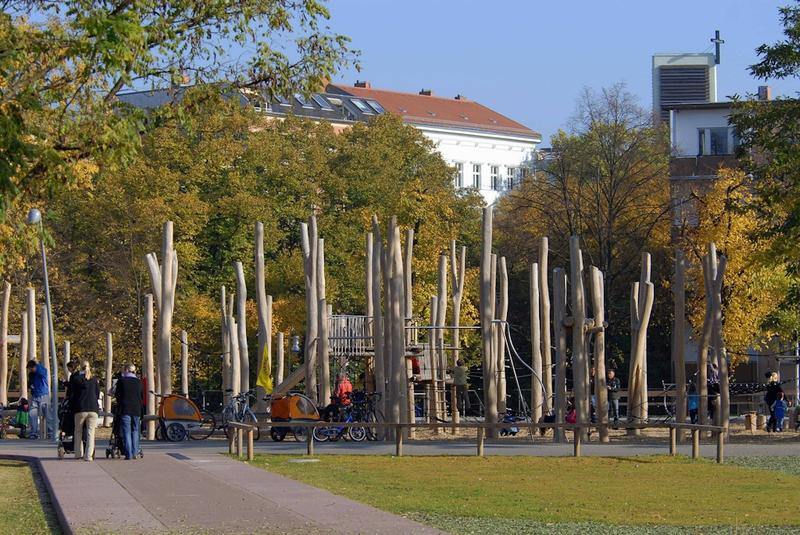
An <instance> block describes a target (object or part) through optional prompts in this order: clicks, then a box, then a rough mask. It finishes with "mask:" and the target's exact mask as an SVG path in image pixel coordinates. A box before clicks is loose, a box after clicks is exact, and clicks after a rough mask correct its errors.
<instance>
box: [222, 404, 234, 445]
mask: <svg viewBox="0 0 800 535" xmlns="http://www.w3.org/2000/svg"><path fill="white" fill-rule="evenodd" d="M235 421H236V415H235V414H234V412H233V409H231V408H230V407H225V410H223V411H222V429H223V430H224V431H225V436H226V437H227V438H228V440H230V439H231V437H232V436H233V435H234V432H233V429H232V428H230V427H228V422H235Z"/></svg>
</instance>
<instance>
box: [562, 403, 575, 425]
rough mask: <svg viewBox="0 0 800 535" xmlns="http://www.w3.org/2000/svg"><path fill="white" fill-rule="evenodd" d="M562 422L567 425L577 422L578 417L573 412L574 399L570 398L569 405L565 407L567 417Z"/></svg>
mask: <svg viewBox="0 0 800 535" xmlns="http://www.w3.org/2000/svg"><path fill="white" fill-rule="evenodd" d="M564 420H565V421H566V422H567V423H568V424H574V423H575V422H577V421H578V415H577V413H576V412H575V398H570V400H569V404H568V405H567V415H566V416H565V417H564Z"/></svg>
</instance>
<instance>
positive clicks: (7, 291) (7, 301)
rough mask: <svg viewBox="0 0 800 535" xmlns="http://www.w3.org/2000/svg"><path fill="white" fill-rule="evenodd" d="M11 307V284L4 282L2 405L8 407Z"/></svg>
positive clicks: (0, 358) (0, 332)
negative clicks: (9, 316) (9, 320)
mask: <svg viewBox="0 0 800 535" xmlns="http://www.w3.org/2000/svg"><path fill="white" fill-rule="evenodd" d="M10 307H11V283H10V282H8V281H3V302H2V305H0V405H2V406H3V407H5V406H6V405H8V313H9V310H10Z"/></svg>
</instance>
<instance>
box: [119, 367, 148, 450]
mask: <svg viewBox="0 0 800 535" xmlns="http://www.w3.org/2000/svg"><path fill="white" fill-rule="evenodd" d="M114 397H115V398H116V399H117V416H118V417H119V418H120V425H119V427H120V429H121V431H122V440H123V442H124V443H125V458H126V459H128V460H130V459H135V458H136V456H137V455H138V453H139V437H140V435H141V422H142V381H140V380H139V378H138V377H136V366H134V365H133V364H130V365H128V366H127V367H126V368H125V371H124V372H123V373H122V377H120V378H119V380H117V385H116V387H115V389H114Z"/></svg>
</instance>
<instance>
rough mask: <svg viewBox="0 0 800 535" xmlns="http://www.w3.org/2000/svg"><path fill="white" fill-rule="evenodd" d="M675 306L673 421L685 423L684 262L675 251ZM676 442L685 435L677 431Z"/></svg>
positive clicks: (673, 287) (673, 329)
mask: <svg viewBox="0 0 800 535" xmlns="http://www.w3.org/2000/svg"><path fill="white" fill-rule="evenodd" d="M672 296H673V303H674V305H675V314H674V319H673V321H674V324H673V328H672V370H673V374H674V379H675V421H676V422H678V423H684V422H686V416H687V398H686V356H685V348H686V260H685V259H684V256H683V251H681V250H680V249H676V250H675V280H674V281H673V284H672ZM677 433H678V441H679V442H683V439H684V437H685V433H684V431H683V430H681V429H678V430H677Z"/></svg>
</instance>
